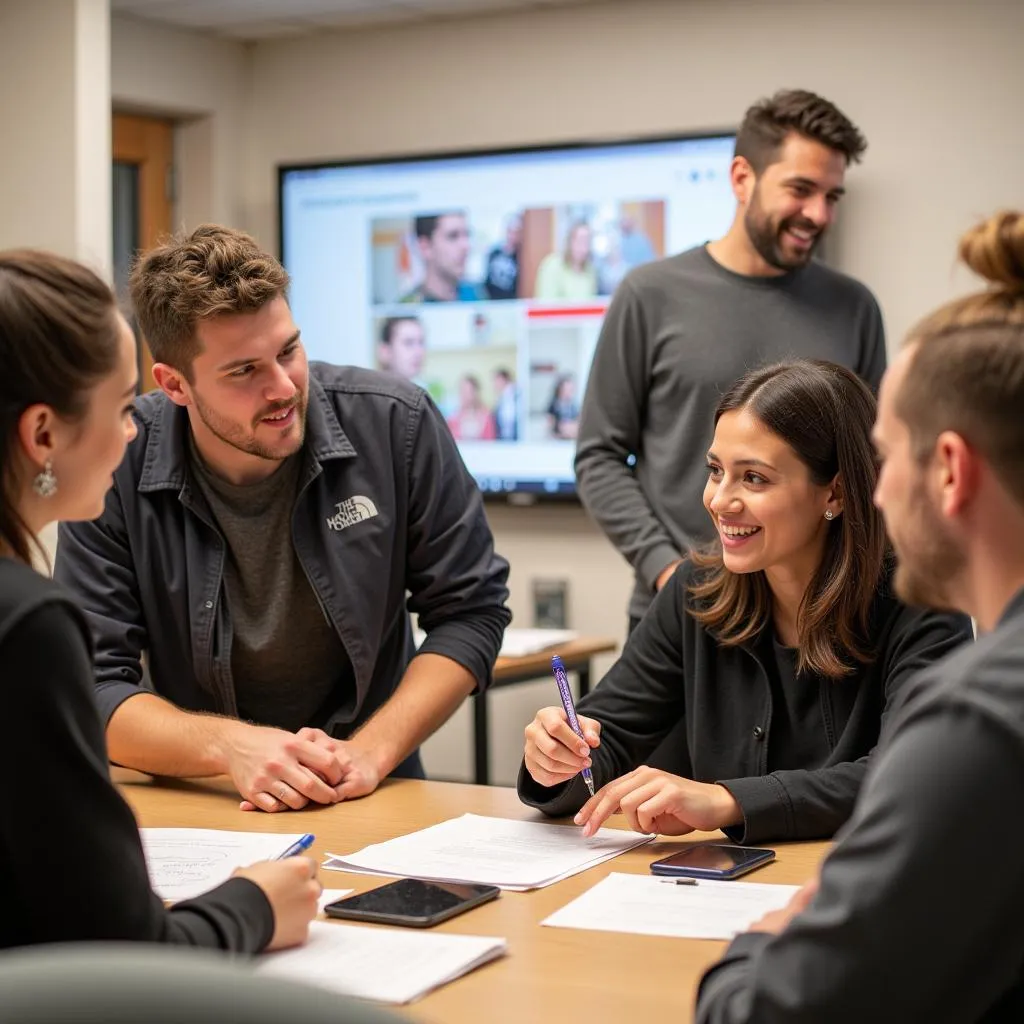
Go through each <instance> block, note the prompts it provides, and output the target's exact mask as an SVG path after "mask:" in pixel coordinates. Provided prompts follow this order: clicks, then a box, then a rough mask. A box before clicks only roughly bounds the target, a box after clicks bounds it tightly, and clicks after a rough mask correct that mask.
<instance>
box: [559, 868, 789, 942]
mask: <svg viewBox="0 0 1024 1024" xmlns="http://www.w3.org/2000/svg"><path fill="white" fill-rule="evenodd" d="M798 888H799V886H796V885H765V884H763V883H759V882H739V881H736V882H717V881H710V880H708V881H705V880H704V879H700V880H698V882H697V884H696V885H676V884H675V883H674V881H673V879H671V878H659V877H658V876H656V875H625V874H621V873H620V872H617V871H615V872H612V874H610V875H609V876H608V877H607V878H604V879H602V880H601V881H600V882H598V883H597V885H595V886H594V887H593V888H592V889H588V890H587V891H586V892H585V893H583V894H582V895H581V896H578V897H577V898H576V899H574V900H573V901H572V902H571V903H567V904H566V905H565V906H564V907H562V909H561V910H556V911H555V912H554V913H553V914H552V915H551V916H550V917H549V918H547V919H545V920H544V921H541V924H544V925H549V926H551V927H555V928H585V929H589V930H590V931H599V932H633V933H635V934H637V935H666V936H669V937H671V938H679V939H731V938H732V937H733V936H734V935H736V934H738V933H739V932H742V931H746V929H747V928H748V927H749V926H750V925H752V924H753V923H754V922H755V921H756V920H757V919H758V918H760V917H762V916H763V915H764V914H767V913H768V911H770V910H778V909H779V908H780V907H784V906H785V905H786V904H787V903H788V902H789V900H790V898H791V897H792V895H793V893H795V892H796V891H797V889H798Z"/></svg>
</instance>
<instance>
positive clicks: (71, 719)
mask: <svg viewBox="0 0 1024 1024" xmlns="http://www.w3.org/2000/svg"><path fill="white" fill-rule="evenodd" d="M90 651H91V645H90V642H89V635H88V627H87V626H86V624H85V618H84V616H83V615H82V614H81V613H80V612H79V611H78V609H77V607H76V606H75V605H74V604H73V603H72V602H71V601H70V600H69V599H68V597H66V596H65V595H64V593H63V591H62V590H61V589H60V588H59V587H58V586H57V585H56V584H55V583H53V582H51V581H50V580H48V579H45V578H44V577H42V576H40V575H39V574H38V573H37V572H34V571H33V570H32V569H30V568H29V567H28V566H26V565H23V564H21V563H19V562H15V561H12V560H11V559H9V558H3V557H0V665H2V666H3V670H2V671H3V674H2V676H0V680H2V681H0V699H2V701H3V715H2V716H0V750H2V751H3V753H4V764H6V765H7V771H8V773H9V777H8V778H7V780H6V782H5V784H4V796H3V802H2V806H0V907H2V908H3V910H2V912H0V949H3V948H7V947H10V946H25V945H30V944H33V943H39V942H75V941H88V940H100V939H105V940H115V941H116V940H122V941H123V940H138V941H148V942H169V943H181V944H187V945H192V946H212V947H215V948H220V949H226V950H235V951H245V952H256V951H258V950H260V949H262V948H263V947H264V946H265V945H266V944H267V943H268V942H269V941H270V938H271V936H272V934H273V930H274V915H273V911H272V910H271V908H270V904H269V903H268V902H267V899H266V897H265V896H264V894H263V892H262V890H261V889H260V888H259V887H258V886H256V885H255V884H253V883H252V882H250V881H249V880H248V879H244V878H233V879H231V880H230V881H228V882H225V883H224V884H223V885H221V886H218V887H217V888H216V889H214V890H212V891H211V892H209V893H206V894H205V895H203V896H200V897H198V898H197V899H194V900H187V901H184V902H182V903H179V904H177V905H176V906H174V907H172V908H170V909H166V908H165V907H164V905H163V902H162V901H161V900H160V898H159V897H158V896H157V895H156V894H155V893H154V892H153V890H152V888H151V887H150V884H149V878H148V875H147V873H146V862H145V859H144V857H143V853H142V844H141V841H140V839H139V830H138V828H137V827H136V824H135V818H134V817H133V816H132V812H131V810H130V808H129V807H128V805H127V804H126V803H125V801H124V800H123V799H122V798H121V795H120V794H119V793H118V791H117V789H116V788H115V787H114V785H113V784H112V783H111V780H110V771H109V767H108V763H107V752H106V744H105V742H104V737H103V727H102V726H101V724H100V717H99V713H98V711H97V709H96V703H95V699H94V695H93V671H92V663H91V656H90Z"/></svg>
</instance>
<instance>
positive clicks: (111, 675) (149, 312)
mask: <svg viewBox="0 0 1024 1024" xmlns="http://www.w3.org/2000/svg"><path fill="white" fill-rule="evenodd" d="M287 284H288V277H287V274H286V273H285V271H284V269H283V268H282V267H281V266H280V264H279V263H278V262H277V261H276V260H275V259H273V257H271V256H268V255H267V254H266V253H263V252H262V251H261V250H260V249H259V248H258V246H257V245H256V244H255V242H254V241H253V240H252V239H251V238H249V237H248V236H247V235H244V234H242V233H240V232H237V231H233V230H230V229H227V228H221V227H217V226H213V225H207V226H204V227H201V228H199V229H197V230H196V231H195V232H193V233H192V234H191V235H189V236H187V237H183V238H178V239H174V240H172V241H171V242H169V243H167V244H165V245H163V246H161V247H159V248H157V249H155V250H153V251H152V252H150V253H148V254H147V255H146V256H145V257H144V258H143V259H142V260H141V261H140V263H139V264H138V266H137V267H136V268H135V270H134V272H133V275H132V281H131V288H132V299H133V303H134V307H135V312H136V315H137V317H138V320H139V324H140V327H141V329H142V331H143V333H144V335H145V337H146V338H147V340H148V342H149V344H150V347H151V349H152V352H153V357H154V361H155V362H154V368H153V375H154V378H155V380H156V382H157V384H158V385H159V387H160V391H159V392H157V393H155V394H153V395H146V396H144V397H143V398H141V399H139V400H138V403H137V412H136V420H137V424H138V431H139V432H138V437H137V438H136V440H135V441H134V442H133V444H132V445H131V446H130V448H129V451H128V454H127V456H126V457H125V460H124V462H123V463H122V464H121V466H120V467H119V469H118V470H117V473H116V474H115V478H114V486H113V488H112V489H111V491H110V493H109V495H108V498H107V503H106V507H105V510H104V512H103V514H102V516H101V517H100V518H99V519H98V520H97V521H95V522H91V523H78V524H73V525H68V526H65V527H64V528H62V530H61V535H60V541H59V547H58V558H57V567H56V576H57V578H58V579H59V580H60V581H61V582H62V583H64V584H65V586H67V587H69V588H70V589H71V590H72V591H73V592H74V593H75V594H76V596H77V597H78V599H79V601H80V603H81V605H82V606H83V608H84V609H85V612H86V615H87V617H88V619H89V622H90V625H91V627H92V630H93V632H94V634H95V638H96V686H97V699H98V701H99V705H100V710H101V713H102V715H103V718H104V721H105V723H106V728H107V743H108V746H109V751H110V757H111V759H112V760H113V761H115V762H116V763H119V764H123V765H127V766H130V767H133V768H137V769H139V770H142V771H146V772H150V773H152V774H157V775H173V776H200V775H212V774H220V773H227V774H229V775H230V776H231V777H232V779H233V781H234V783H235V785H236V786H237V787H238V790H239V792H240V793H241V794H242V796H243V798H244V800H243V806H244V807H247V808H261V809H263V810H266V811H277V810H284V809H286V808H295V809H297V808H300V807H302V806H304V805H305V804H306V803H308V802H309V801H313V802H317V803H331V802H334V801H336V800H342V799H346V798H349V797H355V796H361V795H364V794H366V793H369V792H372V791H373V789H375V788H376V786H377V784H378V783H379V781H380V779H382V778H383V777H384V776H385V775H388V774H391V773H395V774H403V775H413V776H422V773H423V769H422V766H421V764H420V761H419V755H418V753H417V748H418V747H419V744H420V743H421V742H422V741H423V740H424V739H426V738H427V737H428V736H429V735H430V734H431V733H432V732H434V730H436V729H437V728H438V727H439V726H440V725H441V724H442V723H443V722H444V721H445V720H446V719H447V718H448V717H449V716H450V715H451V714H452V712H453V711H454V710H455V709H456V708H457V707H458V706H459V704H461V703H462V701H463V700H464V699H465V697H466V696H467V695H469V694H470V693H471V692H473V691H474V690H475V689H480V688H483V687H484V686H486V685H487V683H488V682H489V679H490V673H491V669H492V667H493V663H494V660H495V658H496V657H497V654H498V649H499V647H500V644H501V637H502V633H503V631H504V628H505V626H506V625H507V623H508V622H509V619H510V615H509V612H508V611H507V609H506V607H505V601H506V599H507V596H508V591H507V589H506V586H505V582H506V579H507V575H508V564H507V563H506V562H505V561H504V560H503V559H501V558H500V557H498V556H497V555H496V554H495V553H494V549H493V543H492V538H491V534H490V530H489V529H488V527H487V522H486V519H485V517H484V512H483V506H482V502H481V499H480V496H479V493H478V491H477V489H476V486H475V484H474V483H473V481H472V479H471V477H470V476H469V475H468V473H467V472H466V470H465V467H464V466H463V464H462V462H461V460H460V458H459V455H458V452H457V450H456V448H455V444H454V442H453V441H452V438H451V435H450V433H449V431H448V429H447V427H446V426H445V423H444V420H443V419H442V417H441V416H440V414H439V413H438V411H437V409H436V408H435V407H434V406H433V404H432V403H431V402H430V399H429V398H428V397H427V395H426V394H425V393H424V392H423V391H422V390H420V389H419V388H417V387H415V386H413V385H411V384H408V383H406V382H405V381H401V380H397V379H395V378H394V377H392V376H387V375H384V374H380V373H375V372H372V371H364V370H357V369H353V368H340V367H334V366H328V365H326V364H316V363H314V364H313V365H312V366H310V365H309V364H307V361H306V356H305V352H304V350H303V348H302V343H301V341H300V338H299V331H298V328H297V327H296V325H295V323H294V321H293V320H292V316H291V311H290V309H289V307H288V303H287V300H286V298H285V292H286V288H287ZM407 593H408V594H409V595H410V596H409V597H408V601H407ZM409 610H411V611H413V612H415V613H417V615H418V616H419V623H420V625H421V626H422V628H423V629H424V630H425V631H426V633H427V639H426V641H425V643H424V644H423V646H422V647H421V648H420V650H419V652H418V653H417V654H416V656H415V657H412V655H413V647H412V634H411V630H410V624H409V615H408V611H409ZM144 652H145V655H146V660H145V669H146V671H145V672H144V669H143V662H142V656H143V653H144ZM147 674H148V679H146V675H147Z"/></svg>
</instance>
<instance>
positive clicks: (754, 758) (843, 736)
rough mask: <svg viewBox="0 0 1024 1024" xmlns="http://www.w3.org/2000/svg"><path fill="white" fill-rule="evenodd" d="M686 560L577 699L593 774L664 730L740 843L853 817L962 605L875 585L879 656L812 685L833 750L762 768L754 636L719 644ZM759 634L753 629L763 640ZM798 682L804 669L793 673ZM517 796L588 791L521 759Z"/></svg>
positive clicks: (819, 829)
mask: <svg viewBox="0 0 1024 1024" xmlns="http://www.w3.org/2000/svg"><path fill="white" fill-rule="evenodd" d="M694 572H695V570H694V567H693V565H692V563H689V562H684V563H683V564H682V565H681V566H680V568H679V570H678V571H677V572H676V573H675V575H674V576H673V577H672V579H671V580H669V582H668V583H667V584H666V586H665V587H664V588H663V589H662V590H661V592H660V593H659V594H658V595H657V597H656V598H655V601H654V604H653V605H652V606H651V608H650V610H649V611H648V613H647V614H646V615H645V616H644V618H643V620H642V621H641V622H640V624H639V625H638V626H637V628H636V629H635V630H634V631H633V633H632V634H631V635H630V637H629V639H628V641H627V642H626V646H625V648H624V649H623V652H622V656H621V657H620V658H619V660H618V661H617V662H616V663H615V664H614V665H613V666H612V668H611V670H610V671H609V672H608V674H607V675H606V676H605V677H604V679H602V680H601V683H600V685H599V686H598V687H597V688H596V689H595V690H594V691H593V693H590V694H588V695H587V696H586V697H584V698H583V699H582V700H581V701H580V702H579V705H578V707H577V710H578V711H579V712H580V714H583V715H586V716H588V717H590V718H595V719H597V721H599V722H600V723H601V745H600V746H599V747H598V748H596V749H595V750H594V751H592V754H591V757H592V759H593V774H594V783H595V785H597V786H603V785H605V784H606V783H608V782H610V781H612V780H613V779H616V778H618V777H619V776H621V775H625V774H626V773H627V772H630V771H632V770H633V769H634V768H636V767H638V766H639V765H641V764H643V763H644V761H645V760H646V759H647V758H649V757H650V755H651V753H652V752H653V751H654V749H655V748H656V747H657V746H658V744H659V743H660V742H661V740H662V739H664V737H665V736H667V735H668V733H669V732H670V731H672V730H673V728H674V727H675V726H676V725H677V724H679V723H682V727H681V728H679V729H676V730H675V734H676V735H678V736H680V737H685V744H686V749H685V750H680V751H674V752H673V754H674V755H675V757H674V759H675V761H676V763H678V764H679V765H680V766H682V767H683V771H681V772H680V774H685V775H686V777H688V778H692V779H694V780H696V781H698V782H718V783H720V784H721V785H723V786H725V787H726V788H727V789H728V790H729V791H730V792H731V793H732V795H733V797H734V798H735V799H736V802H737V803H738V804H739V806H740V809H741V810H742V812H743V824H742V825H737V826H734V827H731V828H727V829H725V830H724V831H725V832H726V834H727V835H729V837H730V838H732V839H735V840H736V841H738V842H742V843H756V842H763V841H765V840H768V839H775V840H781V839H819V838H824V837H829V836H832V835H833V834H834V833H835V832H836V830H837V829H838V828H839V827H840V825H842V824H843V823H844V822H845V821H846V819H847V818H848V817H849V816H850V813H851V812H852V810H853V805H854V802H855V800H856V798H857V791H858V790H859V788H860V784H861V782H862V781H863V779H864V774H865V772H866V771H867V762H868V755H869V754H870V753H871V751H872V749H873V748H874V746H875V744H876V743H877V742H878V737H879V732H880V730H881V727H882V725H883V723H884V721H885V719H886V718H887V716H888V715H890V713H891V712H892V711H893V709H894V708H895V707H896V705H897V704H898V702H899V696H900V692H901V691H902V690H903V687H904V686H905V684H906V683H907V681H908V680H909V679H910V677H911V676H912V675H913V674H914V673H915V672H916V671H917V670H918V669H920V668H922V667H924V666H925V665H928V664H930V663H932V662H934V661H936V660H937V659H939V658H941V657H942V656H943V655H945V654H946V653H947V652H949V651H950V650H952V649H953V648H955V647H956V646H958V645H959V644H961V643H963V642H965V641H967V640H970V639H971V638H972V636H973V634H972V630H971V624H970V620H969V619H968V618H966V617H965V616H963V615H953V614H944V613H937V612H930V611H922V610H919V609H915V608H910V607H907V606H906V605H903V604H901V603H900V602H899V601H898V600H896V598H894V597H893V596H892V595H891V594H890V593H889V587H888V584H887V583H886V585H885V586H884V587H883V588H881V590H880V593H879V595H878V597H877V598H876V599H875V602H874V605H873V607H872V612H871V636H872V637H873V638H874V639H875V642H876V645H877V646H876V650H877V656H876V658H875V659H874V661H872V662H871V663H870V664H868V665H862V666H860V667H858V669H857V670H856V671H855V672H854V673H852V674H851V675H849V676H847V677H845V678H843V679H839V680H834V679H824V678H821V679H817V680H816V681H815V680H807V685H817V687H818V690H819V694H820V700H821V708H822V715H821V719H822V722H823V726H824V728H825V731H826V739H827V743H828V746H829V748H830V749H831V756H830V757H829V758H828V760H827V762H826V763H825V764H824V765H820V766H817V767H815V768H813V769H808V768H807V767H805V766H803V765H800V764H793V763H788V764H787V763H786V761H787V759H786V752H785V751H777V750H776V751H774V752H773V753H774V759H775V761H776V763H777V764H778V763H782V764H786V767H785V768H784V769H782V770H776V771H773V772H771V773H770V774H767V771H768V763H767V762H768V744H769V741H770V738H771V719H772V695H771V686H770V682H769V677H768V673H767V671H766V669H765V666H764V664H763V660H762V659H763V657H764V650H765V645H764V644H763V643H760V642H754V643H751V644H744V645H740V646H733V647H726V646H723V645H721V644H719V643H718V642H717V641H716V640H715V639H714V637H713V636H712V635H711V634H710V633H709V632H708V631H707V630H706V629H705V628H704V627H703V626H702V625H701V624H700V623H699V622H698V621H697V620H696V619H695V618H694V617H693V616H692V615H691V614H689V613H688V612H687V611H686V607H687V606H688V605H690V604H692V598H691V597H690V596H689V595H688V593H687V589H688V587H689V585H690V583H691V582H692V580H693V575H694ZM760 639H761V638H759V640H760ZM799 678H800V680H801V682H803V681H804V680H805V677H804V676H800V677H799ZM518 790H519V796H520V799H521V800H522V801H523V802H524V803H526V804H529V805H530V806H531V807H537V808H539V809H540V810H542V811H543V812H544V813H545V814H549V815H552V816H560V815H565V814H573V813H575V812H576V811H577V810H579V808H580V807H582V806H583V804H584V802H585V801H586V799H587V796H588V794H587V791H586V788H585V787H584V785H583V780H582V778H581V777H577V778H576V779H574V780H572V781H571V782H566V783H563V784H562V785H560V786H554V787H550V788H548V787H545V786H541V785H539V784H538V783H537V782H535V781H534V780H533V779H532V778H531V777H530V775H529V774H528V772H527V771H526V766H525V764H524V765H523V766H522V767H521V768H520V772H519V781H518Z"/></svg>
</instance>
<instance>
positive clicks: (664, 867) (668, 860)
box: [651, 843, 775, 881]
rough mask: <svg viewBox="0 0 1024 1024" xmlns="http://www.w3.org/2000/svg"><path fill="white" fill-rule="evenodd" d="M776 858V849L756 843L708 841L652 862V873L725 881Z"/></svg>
mask: <svg viewBox="0 0 1024 1024" xmlns="http://www.w3.org/2000/svg"><path fill="white" fill-rule="evenodd" d="M773 860H775V851H774V850H759V849H756V848H755V847H753V846H724V845H715V844H713V843H709V844H707V845H706V846H691V847H689V848H688V849H686V850H681V851H680V852H679V853H674V854H672V856H671V857H663V858H662V859H661V860H656V861H654V862H653V863H652V864H651V874H654V875H680V876H684V877H687V878H718V879H721V880H723V881H726V880H728V879H730V878H739V876H740V875H745V874H746V873H747V872H748V871H753V870H754V868H759V867H761V865H762V864H768V863H770V862H771V861H773Z"/></svg>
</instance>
